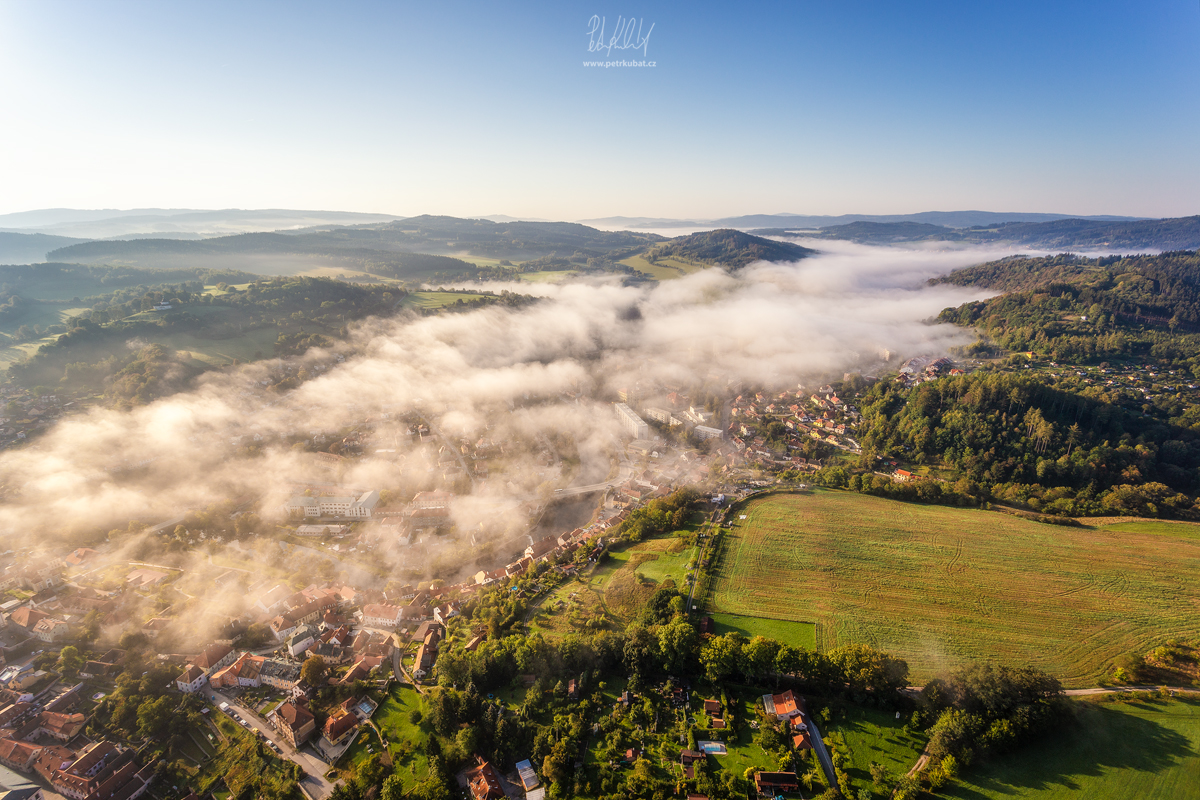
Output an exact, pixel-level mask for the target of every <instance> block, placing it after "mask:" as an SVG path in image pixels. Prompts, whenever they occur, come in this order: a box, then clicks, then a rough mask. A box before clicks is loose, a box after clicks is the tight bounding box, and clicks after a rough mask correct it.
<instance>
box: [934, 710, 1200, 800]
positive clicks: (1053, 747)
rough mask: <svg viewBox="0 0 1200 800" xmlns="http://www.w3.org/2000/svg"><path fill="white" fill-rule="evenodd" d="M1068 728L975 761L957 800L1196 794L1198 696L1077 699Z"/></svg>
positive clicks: (1143, 798) (1174, 798) (953, 792)
mask: <svg viewBox="0 0 1200 800" xmlns="http://www.w3.org/2000/svg"><path fill="white" fill-rule="evenodd" d="M1080 707H1081V708H1080V711H1079V714H1078V717H1077V719H1076V721H1075V722H1074V724H1073V725H1071V726H1070V728H1068V729H1067V730H1066V731H1064V732H1059V733H1054V734H1052V735H1050V736H1047V737H1045V738H1044V739H1042V740H1040V741H1038V742H1035V743H1032V744H1031V745H1030V746H1029V747H1028V748H1026V749H1025V750H1021V751H1018V752H1016V753H1013V754H1009V755H1006V756H1004V757H1003V758H998V759H996V760H995V761H991V762H983V763H979V764H976V765H975V766H973V767H972V768H971V769H969V770H966V771H965V772H964V774H963V775H962V780H961V781H960V782H959V783H957V784H955V785H954V786H952V787H949V788H947V789H946V790H944V796H946V797H955V798H960V800H1002V799H1003V800H1018V799H1019V798H1029V800H1067V799H1068V798H1070V799H1071V800H1074V799H1075V798H1079V800H1084V799H1085V798H1086V800H1129V799H1130V798H1137V799H1138V800H1193V799H1194V798H1200V700H1195V699H1188V700H1175V701H1169V702H1168V701H1156V702H1154V703H1109V704H1102V705H1101V704H1095V705H1094V704H1090V703H1081V704H1080Z"/></svg>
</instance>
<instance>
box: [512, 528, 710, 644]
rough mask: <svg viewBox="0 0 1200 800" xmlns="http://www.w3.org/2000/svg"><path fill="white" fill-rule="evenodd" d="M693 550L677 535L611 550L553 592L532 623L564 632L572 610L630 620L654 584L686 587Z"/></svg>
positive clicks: (684, 588)
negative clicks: (589, 570) (589, 569)
mask: <svg viewBox="0 0 1200 800" xmlns="http://www.w3.org/2000/svg"><path fill="white" fill-rule="evenodd" d="M696 553H697V550H696V547H695V546H693V545H687V544H685V543H684V541H683V540H682V539H680V538H679V537H677V536H668V537H663V538H660V539H649V540H647V541H644V542H639V543H638V544H635V545H632V546H630V547H625V548H623V549H621V550H614V551H610V552H609V553H608V555H607V558H606V559H605V560H604V562H603V563H601V564H600V565H599V566H598V567H596V569H595V571H594V572H593V573H592V574H591V575H590V576H587V577H583V578H580V579H578V580H573V581H569V582H567V583H566V584H564V585H563V586H562V587H560V588H559V589H556V590H555V591H554V592H552V593H551V594H550V596H549V597H547V598H546V600H545V601H544V602H543V603H542V604H541V608H540V610H539V613H538V614H537V615H536V617H534V618H533V621H534V624H535V626H536V627H537V628H538V629H539V630H542V631H545V632H546V633H550V634H563V633H569V632H570V631H572V630H574V629H575V626H574V625H573V624H572V623H571V621H570V619H569V616H570V615H571V614H572V613H575V614H581V615H583V616H584V617H598V616H600V615H607V616H608V617H610V618H611V619H616V620H620V621H623V622H630V621H632V620H633V619H634V618H635V617H636V616H637V614H638V612H639V611H640V610H641V609H642V607H643V606H644V605H645V604H646V602H647V601H648V600H649V599H650V596H651V595H652V594H654V591H655V590H656V589H657V588H658V587H659V586H661V585H663V584H666V585H667V586H674V587H675V588H677V589H679V590H680V591H681V592H685V593H686V591H687V589H686V587H687V582H686V581H687V565H688V562H690V561H691V560H692V559H693V558H695V556H696ZM559 602H561V603H562V604H563V607H562V608H559V605H558V604H559Z"/></svg>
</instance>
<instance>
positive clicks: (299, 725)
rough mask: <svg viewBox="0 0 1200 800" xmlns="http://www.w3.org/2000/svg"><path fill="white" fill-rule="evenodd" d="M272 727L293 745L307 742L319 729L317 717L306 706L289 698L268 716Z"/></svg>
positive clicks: (297, 745)
mask: <svg viewBox="0 0 1200 800" xmlns="http://www.w3.org/2000/svg"><path fill="white" fill-rule="evenodd" d="M267 721H268V722H269V723H271V727H273V728H275V730H277V731H279V733H280V734H281V735H282V736H283V738H284V739H286V740H287V741H288V743H289V744H290V745H291V746H292V747H299V746H300V745H302V744H304V743H305V742H307V741H308V740H309V739H310V738H312V735H313V733H314V732H316V730H317V722H316V718H315V717H314V716H313V714H312V712H311V711H309V710H308V709H307V708H306V707H305V706H303V705H301V704H300V703H298V702H296V701H295V700H288V701H287V702H285V703H282V704H281V705H280V706H279V707H278V708H276V709H275V710H274V711H272V712H271V714H270V715H269V716H268V717H267Z"/></svg>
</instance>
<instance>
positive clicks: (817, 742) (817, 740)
mask: <svg viewBox="0 0 1200 800" xmlns="http://www.w3.org/2000/svg"><path fill="white" fill-rule="evenodd" d="M804 721H805V722H807V723H808V732H809V733H811V734H812V742H813V752H815V753H816V754H817V760H818V761H820V762H821V769H823V770H824V771H825V778H826V779H827V780H828V781H829V785H830V786H832V787H833V788H835V789H837V790H838V791H839V792H840V791H841V790H842V787H840V786H838V779H837V773H836V772H834V769H833V759H832V758H830V757H829V751H828V750H826V749H825V740H824V739H822V738H821V732H820V731H819V730H817V723H815V722H813V720H812V717H810V716H807V715H805V717H804Z"/></svg>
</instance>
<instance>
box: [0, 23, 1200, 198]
mask: <svg viewBox="0 0 1200 800" xmlns="http://www.w3.org/2000/svg"><path fill="white" fill-rule="evenodd" d="M498 5H499V4H493V3H479V4H448V3H447V4H443V3H422V4H411V5H409V4H400V3H378V4H372V3H358V4H343V3H320V4H317V3H313V4H298V3H290V2H289V3H278V4H267V3H258V4H254V3H229V4H222V3H212V2H204V3H200V2H194V3H188V4H185V3H121V2H105V3H85V2H53V1H52V0H50V1H48V0H36V1H35V2H19V1H15V0H0V212H10V211H19V210H25V209H30V208H44V207H57V206H65V207H83V208H99V207H119V208H129V207H150V206H157V207H167V206H169V207H192V208H228V207H241V208H256V207H285V208H322V209H344V210H357V211H380V212H386V213H395V214H405V215H407V214H418V213H445V214H455V215H472V214H494V213H502V214H511V215H514V216H525V217H545V218H554V219H580V218H588V217H598V216H609V215H627V216H669V217H702V218H711V217H718V216H725V215H733V214H743V213H775V212H784V211H787V212H797V213H812V214H838V213H849V212H857V213H905V212H914V211H923V210H934V209H937V210H951V209H965V208H972V209H985V210H992V211H1051V212H1062V213H1073V214H1102V213H1110V214H1129V215H1146V216H1180V215H1187V214H1196V213H1200V102H1198V101H1200V2H1197V0H1188V1H1187V2H1182V1H1181V2H1154V1H1153V0H1148V1H1146V2H1137V3H1129V2H1125V3H1119V2H1088V3H1082V2H1080V3H1051V2H1047V1H1046V0H1042V2H1029V3H1026V2H1012V1H1011V0H1008V1H1006V2H963V1H962V0H958V1H957V2H946V3H913V2H908V3H903V2H880V3H852V2H827V3H811V2H789V3H778V4H771V3H759V4H732V3H721V4H715V3H714V4H697V3H686V4H685V3H672V4H665V3H640V4H639V3H633V4H630V3H628V2H622V3H619V4H613V3H605V2H603V1H601V2H589V3H574V2H549V3H545V4H533V3H531V4H525V5H523V6H522V7H521V8H520V10H508V9H502V8H499V7H498ZM593 14H596V15H600V16H603V17H605V18H606V22H607V32H608V33H609V35H611V33H612V30H613V27H614V25H615V23H616V19H617V17H618V15H624V16H629V15H633V16H634V17H636V18H639V19H640V20H642V30H643V32H644V31H645V30H647V29H648V28H649V26H650V24H653V26H654V27H653V31H652V33H650V36H649V39H648V42H647V45H646V48H645V55H644V56H643V55H641V54H640V53H639V54H638V55H636V56H635V55H633V54H632V52H631V51H626V52H625V54H624V55H620V54H619V53H618V51H617V50H613V51H612V52H611V54H610V55H608V56H600V58H601V59H602V60H618V59H620V58H625V59H627V60H628V59H631V58H638V59H643V58H644V59H646V60H652V61H654V62H656V66H655V67H652V68H651V67H643V68H609V69H604V68H599V69H598V68H592V67H585V66H584V62H585V61H588V60H592V59H594V58H596V56H595V54H589V53H588V51H587V42H588V36H587V33H586V31H587V25H588V20H589V18H590V17H591V16H592V15H593Z"/></svg>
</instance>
